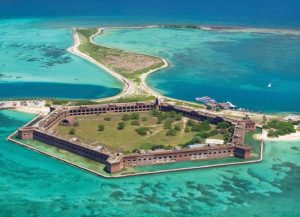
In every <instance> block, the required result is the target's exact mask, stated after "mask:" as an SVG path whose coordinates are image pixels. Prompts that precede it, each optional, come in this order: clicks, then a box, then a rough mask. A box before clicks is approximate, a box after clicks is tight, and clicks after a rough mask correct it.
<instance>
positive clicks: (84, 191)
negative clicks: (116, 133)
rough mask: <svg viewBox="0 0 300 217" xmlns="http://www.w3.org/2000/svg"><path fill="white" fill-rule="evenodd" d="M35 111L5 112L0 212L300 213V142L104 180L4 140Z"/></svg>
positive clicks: (0, 132)
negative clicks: (239, 159)
mask: <svg viewBox="0 0 300 217" xmlns="http://www.w3.org/2000/svg"><path fill="white" fill-rule="evenodd" d="M31 118H33V115H28V114H24V113H18V112H14V111H0V163H1V167H0V174H1V176H0V186H1V187H0V195H1V197H0V207H1V209H0V216H5V217H7V216H20V217H21V216H57V215H61V216H147V217H148V216H154V217H158V216H272V217H273V216H299V215H300V211H299V208H298V206H299V205H298V204H299V198H300V189H299V187H298V186H299V183H300V176H299V174H300V162H299V156H300V143H299V142H291V143H274V142H272V143H267V144H266V146H265V150H264V153H265V159H264V160H263V162H261V163H259V164H252V165H244V166H235V167H226V168H218V169H207V170H195V171H186V172H178V173H166V174H161V175H151V176H142V177H131V178H122V179H103V178H101V177H97V176H94V175H91V174H89V173H87V172H84V171H81V170H79V169H77V168H74V167H71V166H69V165H66V164H64V163H61V162H58V161H56V160H54V159H51V158H49V157H46V156H42V155H40V154H38V153H35V152H33V151H30V150H27V149H25V148H22V147H19V146H17V145H15V144H13V143H10V142H7V141H5V140H4V138H5V137H6V136H7V135H9V134H10V133H11V132H12V131H14V130H15V129H16V128H17V127H19V126H21V125H22V124H24V123H25V122H27V121H28V120H30V119H31Z"/></svg>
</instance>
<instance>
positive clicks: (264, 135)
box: [254, 129, 300, 142]
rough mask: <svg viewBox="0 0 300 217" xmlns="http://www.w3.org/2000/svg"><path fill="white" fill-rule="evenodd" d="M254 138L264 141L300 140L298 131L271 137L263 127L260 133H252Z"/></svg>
mask: <svg viewBox="0 0 300 217" xmlns="http://www.w3.org/2000/svg"><path fill="white" fill-rule="evenodd" d="M254 138H255V139H260V140H264V141H266V142H297V141H299V142H300V131H297V132H295V133H291V134H289V135H284V136H279V137H275V138H272V137H268V131H267V130H264V129H263V131H262V133H261V135H258V134H256V135H254Z"/></svg>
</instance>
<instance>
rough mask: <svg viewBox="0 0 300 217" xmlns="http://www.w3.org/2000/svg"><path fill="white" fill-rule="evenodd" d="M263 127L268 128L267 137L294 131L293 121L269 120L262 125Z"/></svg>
mask: <svg viewBox="0 0 300 217" xmlns="http://www.w3.org/2000/svg"><path fill="white" fill-rule="evenodd" d="M263 128H264V129H268V130H269V132H268V136H269V137H278V136H283V135H288V134H291V133H295V132H296V130H295V128H294V124H293V123H291V122H283V121H278V120H271V121H269V122H268V123H267V124H266V125H264V126H263Z"/></svg>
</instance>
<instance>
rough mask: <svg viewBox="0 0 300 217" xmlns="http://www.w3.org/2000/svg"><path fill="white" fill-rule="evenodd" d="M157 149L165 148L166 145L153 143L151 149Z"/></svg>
mask: <svg viewBox="0 0 300 217" xmlns="http://www.w3.org/2000/svg"><path fill="white" fill-rule="evenodd" d="M156 149H165V146H164V145H153V146H152V147H151V150H156Z"/></svg>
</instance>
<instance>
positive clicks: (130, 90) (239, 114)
mask: <svg viewBox="0 0 300 217" xmlns="http://www.w3.org/2000/svg"><path fill="white" fill-rule="evenodd" d="M144 28H168V27H162V26H159V25H147V26H137V27H102V28H98V31H97V32H96V33H95V34H93V35H91V36H90V38H89V40H90V42H91V43H93V44H95V45H98V44H96V43H95V42H94V41H93V38H95V37H96V36H97V35H99V34H101V33H103V31H104V30H106V29H144ZM73 39H74V44H73V45H72V46H71V47H69V48H68V49H67V50H68V51H69V52H71V53H72V54H74V55H76V56H79V57H81V58H83V59H85V60H87V61H89V62H91V63H93V64H95V65H96V66H98V67H100V68H101V69H103V70H105V71H106V72H108V73H109V74H111V75H112V76H114V77H115V78H117V79H118V80H119V81H120V82H121V83H122V84H123V85H124V86H123V88H122V91H121V92H120V93H119V94H117V95H115V96H111V97H105V98H99V99H95V100H92V101H95V102H104V101H110V100H117V99H120V98H123V97H135V96H138V95H137V94H136V89H139V88H140V89H142V90H144V91H145V92H146V94H147V95H149V96H155V97H157V98H160V99H162V100H170V101H172V102H175V103H176V102H178V103H182V104H184V105H185V106H190V107H191V106H197V107H198V109H199V110H202V111H204V112H206V113H211V114H216V113H217V114H222V115H225V116H230V117H235V118H243V117H245V116H246V115H248V116H249V117H250V118H251V117H252V118H254V119H262V118H263V116H266V117H268V118H279V117H281V116H280V115H278V114H265V113H255V112H250V111H246V112H245V111H235V110H229V111H227V110H224V111H221V112H214V111H208V110H206V109H204V108H201V104H199V103H196V102H191V101H186V100H181V99H176V98H172V97H168V96H164V95H162V94H161V93H159V92H157V91H156V90H153V89H152V88H151V87H150V86H149V85H148V84H147V78H148V76H149V75H150V74H151V73H153V72H156V71H158V70H160V69H163V68H166V67H168V66H169V63H168V62H167V60H166V59H164V58H162V57H158V56H154V57H157V58H160V59H161V60H162V61H163V62H164V63H165V64H164V65H163V66H161V67H159V68H156V69H152V70H149V71H148V72H146V73H143V74H142V75H141V76H140V77H139V78H140V79H141V83H140V84H138V85H135V83H134V82H133V81H131V80H129V79H127V78H125V77H123V76H122V75H120V74H118V73H116V72H114V71H113V70H111V69H109V68H107V67H106V66H104V65H103V64H101V63H100V62H98V61H97V60H95V59H93V58H92V57H90V56H88V55H87V54H85V53H82V52H81V51H79V49H78V47H79V46H80V39H79V36H78V33H77V32H76V31H75V30H74V29H73ZM100 46H102V45H100ZM104 47H107V46H104ZM108 48H109V47H108ZM126 52H128V51H126ZM143 55H147V54H143ZM151 56H152V55H151Z"/></svg>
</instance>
